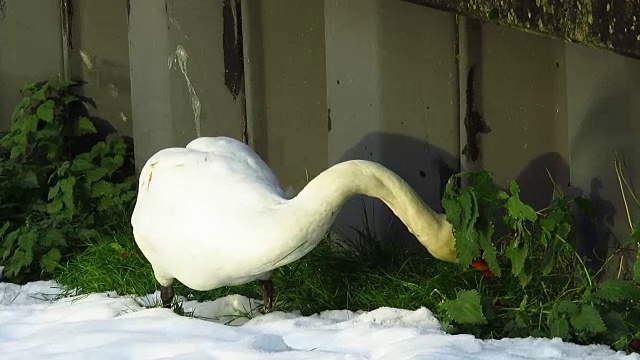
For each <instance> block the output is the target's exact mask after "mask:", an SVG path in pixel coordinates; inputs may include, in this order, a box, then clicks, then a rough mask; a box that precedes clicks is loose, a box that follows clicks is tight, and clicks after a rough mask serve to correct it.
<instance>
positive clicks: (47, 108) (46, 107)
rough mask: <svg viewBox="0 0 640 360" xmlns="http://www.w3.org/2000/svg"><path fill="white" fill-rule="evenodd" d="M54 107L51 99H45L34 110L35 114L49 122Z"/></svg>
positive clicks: (51, 118)
mask: <svg viewBox="0 0 640 360" xmlns="http://www.w3.org/2000/svg"><path fill="white" fill-rule="evenodd" d="M54 109H55V103H54V102H53V100H47V101H45V102H44V103H43V104H42V105H40V106H38V110H36V115H38V117H39V118H40V119H42V120H44V121H46V122H51V121H52V120H53V111H54Z"/></svg>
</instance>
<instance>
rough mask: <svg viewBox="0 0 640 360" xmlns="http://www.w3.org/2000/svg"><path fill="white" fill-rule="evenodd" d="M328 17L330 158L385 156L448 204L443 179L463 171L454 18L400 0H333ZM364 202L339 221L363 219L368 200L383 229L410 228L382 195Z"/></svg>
mask: <svg viewBox="0 0 640 360" xmlns="http://www.w3.org/2000/svg"><path fill="white" fill-rule="evenodd" d="M325 23H326V30H325V31H326V48H327V65H326V66H327V97H328V111H329V112H330V116H331V117H330V120H331V122H330V124H329V131H328V144H329V146H328V149H329V153H328V158H329V164H335V163H337V162H340V161H344V160H349V159H366V160H373V161H376V162H379V163H381V164H383V165H385V166H387V167H388V168H390V169H392V170H393V171H395V172H396V173H398V174H399V175H400V176H402V177H403V178H404V179H405V180H407V181H408V182H409V183H410V184H411V185H412V186H413V187H414V188H415V189H416V191H417V192H418V193H419V194H420V195H421V196H422V197H423V198H424V199H425V201H426V202H427V203H428V204H429V205H430V206H431V207H433V208H434V209H438V210H440V208H441V207H440V198H441V192H440V189H441V187H442V183H443V179H446V178H448V177H449V175H451V172H452V170H453V169H456V170H457V169H458V157H457V153H458V149H459V139H458V128H459V125H458V124H459V122H458V103H457V87H458V83H457V82H458V80H457V78H458V74H457V69H456V60H455V58H456V54H455V47H454V46H452V44H454V43H455V41H456V39H455V34H456V24H455V18H454V17H453V16H452V15H450V14H447V13H444V12H440V11H434V10H431V9H428V8H425V7H420V6H415V5H413V4H408V3H404V2H399V1H384V0H377V1H367V0H351V1H333V0H332V1H326V2H325ZM434 84H438V85H437V86H434ZM363 200H364V198H363V197H360V196H358V197H355V198H353V199H352V200H350V201H349V202H347V204H345V207H344V209H343V211H342V212H341V214H340V215H339V218H338V220H337V224H336V225H337V226H338V228H340V229H341V230H346V229H347V228H348V227H349V226H355V227H358V228H359V227H361V225H362V211H363V205H365V206H366V208H367V211H368V216H369V218H370V220H373V224H375V225H377V229H378V231H379V232H381V233H389V231H387V230H392V232H395V230H399V232H400V234H402V235H403V237H404V235H406V234H405V232H406V231H405V228H404V226H403V225H401V224H399V223H398V221H397V218H396V217H395V216H394V215H393V213H392V212H391V211H390V210H389V209H388V208H387V207H386V206H385V205H384V204H383V203H382V202H381V201H379V200H377V199H376V200H370V199H368V198H367V199H366V200H365V201H363ZM372 218H373V219H372ZM398 225H400V226H399V227H398Z"/></svg>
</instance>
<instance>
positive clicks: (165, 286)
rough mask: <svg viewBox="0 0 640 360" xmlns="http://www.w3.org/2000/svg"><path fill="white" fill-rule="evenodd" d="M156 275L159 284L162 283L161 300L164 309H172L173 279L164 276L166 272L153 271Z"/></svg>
mask: <svg viewBox="0 0 640 360" xmlns="http://www.w3.org/2000/svg"><path fill="white" fill-rule="evenodd" d="M153 272H154V275H155V277H156V280H157V281H158V283H160V300H161V301H162V307H163V308H167V309H171V303H172V302H173V278H172V277H169V276H163V274H164V272H161V271H158V270H156V269H155V268H154V269H153Z"/></svg>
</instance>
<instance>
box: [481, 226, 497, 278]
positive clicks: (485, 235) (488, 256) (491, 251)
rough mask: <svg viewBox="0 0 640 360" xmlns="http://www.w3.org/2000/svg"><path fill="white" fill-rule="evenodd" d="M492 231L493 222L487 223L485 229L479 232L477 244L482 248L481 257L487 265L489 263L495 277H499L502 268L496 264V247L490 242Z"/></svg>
mask: <svg viewBox="0 0 640 360" xmlns="http://www.w3.org/2000/svg"><path fill="white" fill-rule="evenodd" d="M493 231H494V230H493V224H492V223H489V225H488V226H487V228H486V230H485V231H482V232H480V233H479V236H478V244H479V245H480V248H481V249H482V250H483V253H482V258H483V259H484V260H485V261H486V262H487V265H489V270H490V271H491V272H492V273H493V274H494V275H496V276H497V277H500V276H501V275H502V270H501V269H500V265H499V264H498V259H497V255H496V248H495V246H493V243H492V242H491V239H492V237H493Z"/></svg>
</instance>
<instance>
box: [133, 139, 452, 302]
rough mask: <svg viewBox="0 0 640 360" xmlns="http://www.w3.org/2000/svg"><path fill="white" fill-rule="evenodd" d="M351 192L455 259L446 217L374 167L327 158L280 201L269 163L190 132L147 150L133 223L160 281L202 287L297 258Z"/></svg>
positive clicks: (438, 253)
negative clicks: (182, 143) (372, 200)
mask: <svg viewBox="0 0 640 360" xmlns="http://www.w3.org/2000/svg"><path fill="white" fill-rule="evenodd" d="M359 179H362V181H358V180H359ZM355 193H364V194H366V195H370V196H376V197H379V198H381V199H382V200H383V201H384V202H385V203H387V205H389V206H390V207H391V208H392V210H393V211H394V212H395V213H396V214H397V215H399V217H400V218H401V219H402V220H403V222H405V224H406V225H407V227H408V228H409V230H410V231H411V232H412V233H414V234H415V235H416V237H417V238H418V240H420V241H421V242H422V243H423V244H424V245H425V246H426V247H427V249H429V251H430V252H431V253H432V254H434V256H435V257H437V258H440V259H443V260H446V261H455V241H454V240H453V235H452V231H451V226H450V225H449V224H448V223H447V222H446V220H444V216H443V215H440V214H435V213H433V212H431V210H430V209H428V208H427V207H426V205H424V203H422V200H421V199H419V197H418V196H417V195H416V194H415V192H413V190H412V189H411V188H410V187H408V185H407V184H406V183H404V181H403V180H402V179H400V178H399V177H397V175H395V174H394V173H392V172H391V171H389V170H387V169H386V168H384V167H382V166H381V165H379V164H376V163H373V162H368V161H364V160H352V161H347V162H344V163H340V164H337V165H334V166H333V167H331V168H329V169H328V170H326V171H325V172H323V173H321V174H320V175H318V176H317V177H316V178H315V179H313V180H312V181H311V182H310V183H309V184H308V185H307V186H306V187H305V188H304V189H303V190H302V191H301V192H300V193H299V194H298V195H297V196H296V197H294V198H293V199H290V200H288V199H286V196H285V192H284V191H283V189H282V187H281V186H280V183H279V181H278V179H277V177H276V176H275V174H274V173H273V172H272V171H271V169H270V168H269V166H268V165H267V164H266V163H265V162H264V161H263V160H262V159H261V158H260V157H259V156H258V155H257V154H256V153H255V152H254V151H253V150H252V149H251V148H250V147H249V146H247V145H245V144H244V143H242V142H240V141H237V140H234V139H231V138H227V137H213V138H211V137H209V138H207V137H205V138H198V139H195V140H193V141H192V142H190V143H189V144H188V145H187V146H186V147H184V148H168V149H164V150H161V151H159V152H157V153H156V154H155V155H153V156H152V157H151V158H150V159H149V160H148V161H147V162H146V164H145V166H144V167H143V169H142V171H141V174H140V182H139V189H138V197H137V202H136V206H135V209H134V212H133V215H132V218H131V224H132V226H133V233H134V237H135V240H136V243H137V244H138V246H139V248H140V249H141V250H142V252H143V254H144V255H145V257H146V258H147V260H148V261H149V262H150V263H151V265H152V267H153V270H154V273H155V276H156V279H157V280H158V282H159V283H160V284H161V285H162V286H169V285H171V283H172V281H173V279H178V280H179V281H180V282H182V283H183V284H184V285H186V286H188V287H189V288H192V289H195V290H209V289H214V288H218V287H222V286H232V285H239V284H244V283H247V282H250V281H252V280H256V279H268V277H269V275H270V272H271V271H272V270H273V269H275V268H277V267H280V266H283V265H286V264H288V263H290V262H292V261H295V260H297V259H299V258H301V257H302V256H304V255H305V254H307V253H308V252H309V251H311V250H312V249H313V248H314V247H315V246H316V245H317V244H318V243H319V242H320V241H321V239H322V238H323V236H324V235H325V233H326V231H327V230H328V228H329V227H330V225H331V223H332V222H333V220H334V219H335V216H336V214H337V212H338V210H339V208H340V207H341V206H342V204H343V203H344V201H346V200H347V198H348V197H350V196H351V195H353V194H355ZM416 204H417V205H416ZM403 217H404V218H403ZM407 218H410V219H409V220H407ZM420 219H422V220H420Z"/></svg>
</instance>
